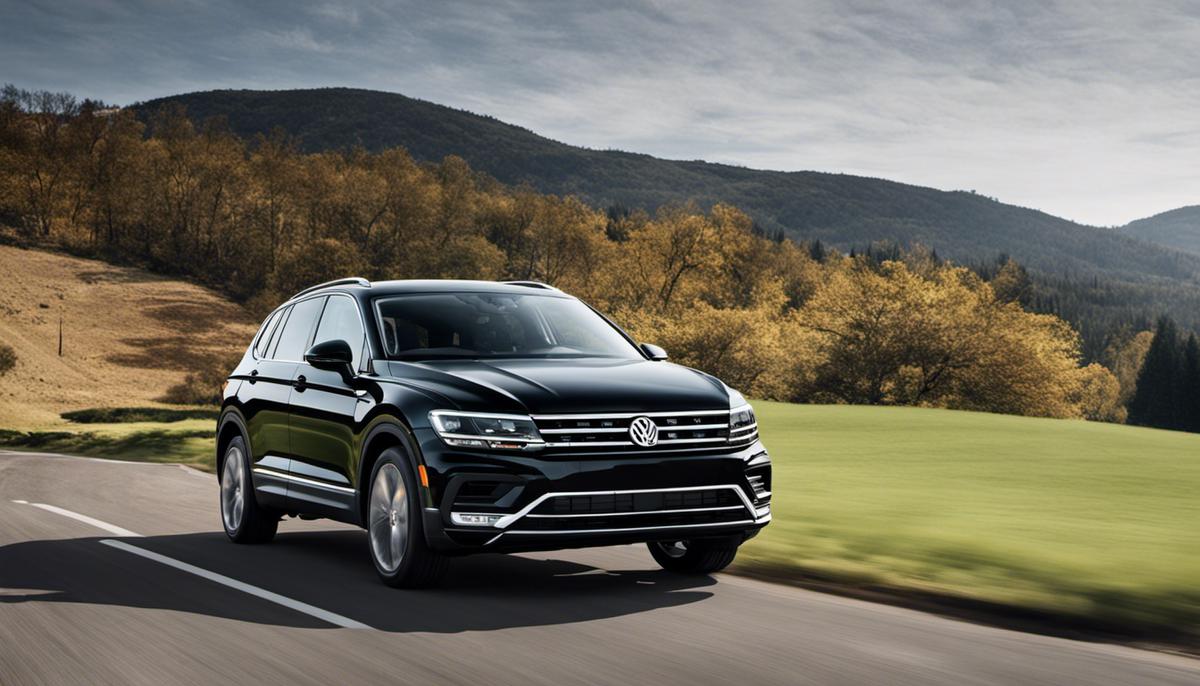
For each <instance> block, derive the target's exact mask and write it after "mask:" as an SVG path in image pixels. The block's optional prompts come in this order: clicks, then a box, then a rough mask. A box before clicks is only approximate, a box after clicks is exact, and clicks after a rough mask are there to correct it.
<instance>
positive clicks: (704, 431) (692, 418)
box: [533, 410, 757, 452]
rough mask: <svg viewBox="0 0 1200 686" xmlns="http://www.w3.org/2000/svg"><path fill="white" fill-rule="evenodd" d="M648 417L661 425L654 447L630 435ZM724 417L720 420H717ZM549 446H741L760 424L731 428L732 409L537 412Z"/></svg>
mask: <svg viewBox="0 0 1200 686" xmlns="http://www.w3.org/2000/svg"><path fill="white" fill-rule="evenodd" d="M638 417H647V418H649V419H650V420H651V421H653V422H654V424H655V425H656V426H657V427H658V431H659V439H658V441H657V443H655V445H653V446H649V447H644V446H639V445H637V444H636V443H634V442H633V440H631V439H630V438H629V436H628V432H629V426H630V424H631V423H632V422H633V420H634V419H636V418H638ZM718 417H720V421H719V422H718V421H714V420H716V419H717V418H718ZM533 420H534V423H535V424H536V425H537V428H538V432H539V433H541V434H542V436H543V437H544V438H545V440H546V444H545V448H546V449H548V450H560V451H567V452H582V451H586V450H598V451H601V452H603V451H605V450H607V451H610V452H611V451H618V452H619V451H623V450H629V451H636V452H656V451H666V450H672V449H674V450H680V449H684V450H686V449H689V448H690V449H695V450H698V449H701V448H705V447H708V448H712V447H713V446H716V445H739V446H740V445H741V444H742V442H743V440H744V439H749V441H750V442H752V441H753V440H756V439H757V426H756V425H752V426H748V427H741V428H739V429H737V430H735V431H732V432H731V431H730V427H729V411H728V410H676V411H671V412H599V413H595V414H537V415H533Z"/></svg>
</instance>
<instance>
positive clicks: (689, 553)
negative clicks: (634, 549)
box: [646, 537, 742, 574]
mask: <svg viewBox="0 0 1200 686" xmlns="http://www.w3.org/2000/svg"><path fill="white" fill-rule="evenodd" d="M741 543H742V539H741V537H732V538H701V539H697V540H693V541H651V542H649V543H647V544H646V547H648V548H649V549H650V555H651V556H652V557H653V558H654V561H655V562H657V563H658V564H659V566H661V567H662V568H663V569H665V570H667V571H668V572H675V573H676V574H712V573H713V572H719V571H721V570H722V569H725V568H726V567H728V566H729V563H731V562H733V558H735V557H737V551H738V546H739V545H741Z"/></svg>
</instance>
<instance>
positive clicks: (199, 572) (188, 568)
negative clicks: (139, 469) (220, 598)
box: [100, 538, 371, 629]
mask: <svg viewBox="0 0 1200 686" xmlns="http://www.w3.org/2000/svg"><path fill="white" fill-rule="evenodd" d="M100 542H101V543H103V544H104V545H107V546H111V547H113V548H116V549H118V550H124V551H125V552H127V553H133V554H134V555H140V556H142V557H144V558H146V559H147V560H153V561H155V562H157V563H159V564H164V565H167V566H168V567H174V568H175V569H178V570H180V571H184V572H187V573H188V574H195V575H196V576H198V577H201V578H204V579H208V580H209V581H214V582H216V583H218V584H222V585H224V586H228V587H229V588H233V589H236V590H238V591H241V592H243V593H249V594H250V595H252V596H255V597H258V598H262V599H263V600H266V601H269V602H272V603H275V604H276V605H282V606H284V607H286V608H289V609H292V610H295V611H296V612H301V613H303V614H306V615H308V616H310V617H316V618H317V619H320V620H321V621H324V622H329V623H330V624H333V625H336V626H340V627H344V628H346V629H370V628H371V627H369V626H367V625H366V624H363V623H362V622H356V621H354V620H353V619H350V618H349V617H343V616H342V615H339V614H335V613H333V612H329V611H328V610H322V609H321V608H319V607H314V606H312V605H309V604H308V603H302V602H300V601H299V600H292V599H291V598H288V597H287V596H282V595H279V594H278V593H273V592H271V591H268V590H266V589H264V588H259V587H258V586H252V585H250V584H248V583H245V582H242V581H238V580H237V579H233V578H230V577H227V576H225V575H224V574H217V573H216V572H210V571H208V570H207V569H202V568H200V567H197V566H195V565H190V564H188V563H186V562H180V561H179V560H176V559H174V558H170V557H167V556H166V555H159V554H158V553H154V552H150V551H149V550H146V549H144V548H139V547H137V546H132V545H129V544H128V543H124V542H122V541H114V540H112V539H108V538H106V539H104V540H102V541H100Z"/></svg>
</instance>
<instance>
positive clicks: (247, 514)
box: [219, 436, 279, 543]
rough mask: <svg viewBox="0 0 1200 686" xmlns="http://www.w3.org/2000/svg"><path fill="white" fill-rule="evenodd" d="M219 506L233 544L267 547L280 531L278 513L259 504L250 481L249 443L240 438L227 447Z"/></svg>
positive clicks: (223, 522) (226, 533)
mask: <svg viewBox="0 0 1200 686" xmlns="http://www.w3.org/2000/svg"><path fill="white" fill-rule="evenodd" d="M220 484H221V489H220V496H219V503H220V508H221V510H220V511H221V524H222V525H223V526H224V527H225V535H226V536H228V537H229V540H231V541H233V542H234V543H267V542H269V541H270V540H271V539H273V538H275V532H276V530H278V529H279V513H278V512H275V511H273V510H270V509H267V508H264V507H262V506H260V505H259V504H258V500H257V499H256V498H255V496H254V482H253V481H252V480H251V479H250V457H249V454H248V453H247V451H246V441H245V440H243V439H242V437H241V436H237V437H236V438H234V439H233V440H231V441H229V445H228V446H226V447H225V458H224V460H223V461H222V462H221V477H220Z"/></svg>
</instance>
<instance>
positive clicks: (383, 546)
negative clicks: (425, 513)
mask: <svg viewBox="0 0 1200 686" xmlns="http://www.w3.org/2000/svg"><path fill="white" fill-rule="evenodd" d="M370 483H371V490H370V496H369V500H368V501H367V540H368V542H369V544H370V552H371V561H372V562H374V563H375V571H376V572H378V573H379V578H380V579H381V580H382V581H383V583H385V584H387V585H388V586H393V587H396V588H419V587H422V586H432V585H434V584H435V583H437V582H438V580H439V579H441V577H442V574H444V573H445V571H446V568H447V566H448V559H447V558H446V557H445V556H443V555H439V554H437V553H435V552H434V551H432V550H430V548H429V546H428V544H426V543H425V535H424V531H423V527H422V526H421V497H420V492H419V491H418V490H417V484H416V479H415V478H414V477H413V474H412V469H410V468H409V466H408V459H407V458H406V457H405V455H404V453H403V452H401V451H400V450H399V449H398V448H389V449H387V450H385V451H384V452H383V454H382V455H380V456H379V461H378V462H376V463H375V468H374V469H373V470H372V473H371V482H370Z"/></svg>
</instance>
